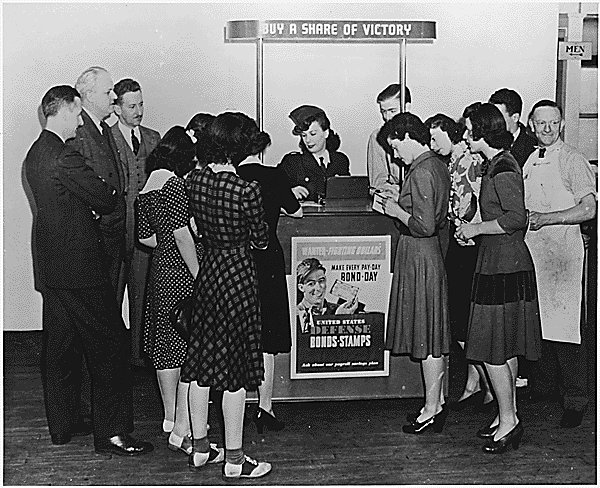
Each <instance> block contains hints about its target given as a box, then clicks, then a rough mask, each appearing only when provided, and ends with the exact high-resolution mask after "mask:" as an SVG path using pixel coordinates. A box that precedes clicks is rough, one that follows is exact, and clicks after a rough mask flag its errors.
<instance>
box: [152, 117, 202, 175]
mask: <svg viewBox="0 0 600 488" xmlns="http://www.w3.org/2000/svg"><path fill="white" fill-rule="evenodd" d="M195 152H196V151H195V148H194V143H193V142H192V139H191V138H190V136H189V135H187V133H186V132H185V129H184V128H183V127H181V126H180V125H176V126H174V127H171V128H170V129H169V130H168V131H167V133H166V134H165V135H164V136H163V138H162V139H161V140H160V142H159V143H158V145H157V146H156V147H155V148H154V150H153V151H152V152H151V153H150V155H149V156H148V157H147V158H146V171H147V172H148V174H149V173H151V172H152V171H154V170H156V169H168V170H169V171H172V172H173V173H175V174H176V175H177V176H179V177H180V178H182V177H183V176H184V175H186V174H187V173H189V172H190V171H191V170H192V169H193V168H194V166H195V161H194V155H195Z"/></svg>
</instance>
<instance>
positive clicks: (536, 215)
mask: <svg viewBox="0 0 600 488" xmlns="http://www.w3.org/2000/svg"><path fill="white" fill-rule="evenodd" d="M547 224H548V222H547V218H546V214H544V213H540V212H529V230H539V229H541V228H542V227H545V226H546V225H547Z"/></svg>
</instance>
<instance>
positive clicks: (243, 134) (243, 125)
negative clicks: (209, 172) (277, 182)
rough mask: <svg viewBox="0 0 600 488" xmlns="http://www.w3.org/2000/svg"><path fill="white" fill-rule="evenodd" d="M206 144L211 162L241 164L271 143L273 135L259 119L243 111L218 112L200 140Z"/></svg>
mask: <svg viewBox="0 0 600 488" xmlns="http://www.w3.org/2000/svg"><path fill="white" fill-rule="evenodd" d="M200 140H201V144H203V145H204V148H205V153H206V160H207V161H208V162H210V163H218V164H227V163H231V164H233V165H234V166H235V167H237V166H238V164H240V163H241V162H242V161H243V160H244V159H246V158H247V157H248V156H251V155H254V154H259V153H261V152H262V151H264V149H265V148H266V147H267V146H268V145H269V144H271V137H270V136H269V134H267V133H266V132H263V131H261V130H260V129H259V128H258V126H257V125H256V122H255V121H254V120H253V119H251V118H250V117H248V116H247V115H246V114H243V113H241V112H224V113H222V114H220V115H217V116H216V117H215V119H214V120H213V121H212V123H211V124H210V125H209V126H208V128H207V129H206V130H205V131H204V133H203V134H202V136H201V138H200V139H199V142H200Z"/></svg>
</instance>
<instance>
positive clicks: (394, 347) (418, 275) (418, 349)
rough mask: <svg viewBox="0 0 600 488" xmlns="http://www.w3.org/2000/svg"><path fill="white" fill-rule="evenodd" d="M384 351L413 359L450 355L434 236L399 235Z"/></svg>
mask: <svg viewBox="0 0 600 488" xmlns="http://www.w3.org/2000/svg"><path fill="white" fill-rule="evenodd" d="M386 349H389V350H390V351H391V352H392V354H409V355H410V356H411V357H413V358H415V359H426V358H427V357H428V356H434V357H440V356H442V355H444V354H448V353H449V352H450V328H449V320H448V285H447V279H446V270H445V267H444V259H443V257H442V252H441V247H440V241H439V239H438V237H437V236H433V237H425V238H416V237H412V236H407V235H400V238H399V240H398V247H397V249H396V259H395V264H394V277H393V279H392V290H391V295H390V306H389V313H388V323H387V333H386Z"/></svg>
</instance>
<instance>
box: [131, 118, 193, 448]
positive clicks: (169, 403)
mask: <svg viewBox="0 0 600 488" xmlns="http://www.w3.org/2000/svg"><path fill="white" fill-rule="evenodd" d="M194 154H195V147H194V142H193V141H192V139H191V138H190V136H189V135H188V134H186V132H185V129H184V128H183V127H179V126H175V127H173V128H171V129H169V131H168V132H167V133H166V134H165V136H164V137H163V139H162V140H161V142H160V143H159V144H158V146H157V147H156V148H155V149H154V151H153V152H152V154H150V156H148V159H147V169H148V171H149V173H150V176H149V178H148V181H147V182H146V185H145V186H144V189H143V190H142V191H141V192H140V195H139V197H138V208H137V211H138V216H137V217H138V237H139V240H140V242H141V243H142V244H144V245H146V246H149V247H152V248H154V249H153V251H152V264H151V267H150V273H149V277H148V285H147V291H146V304H145V310H144V352H146V354H148V356H149V357H150V359H151V360H152V364H153V365H154V368H155V369H156V375H157V377H158V385H159V388H160V393H161V397H162V401H163V407H164V414H165V416H164V422H163V430H164V431H165V432H170V436H169V448H171V449H173V450H177V449H181V450H183V451H186V452H188V453H189V452H190V451H191V439H190V438H189V436H188V434H189V432H190V425H189V416H188V401H187V396H188V388H189V385H188V383H182V382H180V381H179V376H180V369H181V365H182V364H183V361H184V359H185V354H186V350H187V344H186V343H185V341H184V340H183V339H182V338H181V337H180V336H179V335H178V334H177V332H176V331H175V330H174V329H173V327H172V326H171V323H170V321H169V313H170V311H171V309H172V308H173V306H174V305H175V304H176V303H177V302H178V301H179V300H181V299H182V298H184V297H186V296H189V295H190V294H191V292H192V287H193V284H194V280H195V278H196V275H197V274H198V261H199V259H201V255H202V252H203V251H202V246H201V245H200V244H199V243H196V242H195V241H194V238H193V236H192V233H191V232H190V229H189V227H188V224H189V221H190V214H189V209H188V198H187V194H186V192H185V188H184V180H183V176H184V175H185V174H187V173H188V172H189V171H191V170H192V169H193V167H194V164H195V161H194Z"/></svg>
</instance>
